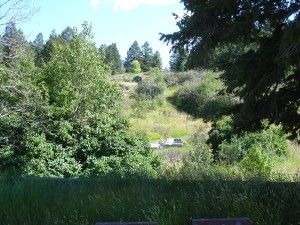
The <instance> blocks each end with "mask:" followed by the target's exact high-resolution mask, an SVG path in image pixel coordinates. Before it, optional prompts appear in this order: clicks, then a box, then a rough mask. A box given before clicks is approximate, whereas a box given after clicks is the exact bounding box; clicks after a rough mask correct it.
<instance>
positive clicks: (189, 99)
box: [172, 73, 233, 121]
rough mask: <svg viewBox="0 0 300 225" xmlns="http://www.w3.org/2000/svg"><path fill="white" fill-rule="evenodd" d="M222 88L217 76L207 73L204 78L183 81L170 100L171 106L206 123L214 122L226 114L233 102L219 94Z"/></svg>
mask: <svg viewBox="0 0 300 225" xmlns="http://www.w3.org/2000/svg"><path fill="white" fill-rule="evenodd" d="M222 88H223V84H222V82H221V81H220V80H219V79H218V75H217V74H214V73H208V74H206V76H205V77H200V78H199V77H198V78H197V79H193V80H188V81H185V83H184V84H183V85H182V86H181V87H180V88H179V89H178V90H177V91H176V93H175V94H174V96H173V98H172V102H173V104H174V105H175V106H176V107H177V108H178V109H179V110H181V111H184V112H186V113H188V114H190V115H192V116H194V117H200V118H203V119H204V120H207V121H214V120H217V119H218V118H220V117H221V116H222V115H224V114H227V113H228V112H229V110H230V109H231V107H232V105H233V100H232V99H231V97H230V96H228V95H226V94H220V90H221V89H222Z"/></svg>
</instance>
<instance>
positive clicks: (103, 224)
mask: <svg viewBox="0 0 300 225" xmlns="http://www.w3.org/2000/svg"><path fill="white" fill-rule="evenodd" d="M96 225H158V224H157V223H156V222H97V223H96Z"/></svg>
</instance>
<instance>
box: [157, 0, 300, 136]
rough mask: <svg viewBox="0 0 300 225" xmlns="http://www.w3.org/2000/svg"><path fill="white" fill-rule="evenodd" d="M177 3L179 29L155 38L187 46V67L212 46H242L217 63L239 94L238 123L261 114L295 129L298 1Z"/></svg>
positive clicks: (204, 62) (298, 120)
mask: <svg viewBox="0 0 300 225" xmlns="http://www.w3.org/2000/svg"><path fill="white" fill-rule="evenodd" d="M182 3H183V4H184V6H185V9H186V14H185V15H184V16H183V17H182V18H181V19H180V21H178V23H177V25H178V26H179V29H180V30H179V31H178V32H174V33H173V34H161V40H163V41H165V42H171V44H172V45H173V49H175V50H176V49H181V48H183V47H186V48H190V49H191V52H190V55H189V60H188V65H189V67H208V66H209V61H210V58H211V55H214V54H213V53H214V51H215V50H216V49H222V48H225V47H226V46H228V45H231V44H233V45H241V46H243V51H240V52H235V53H237V54H234V55H231V54H226V56H227V58H226V63H223V64H219V65H218V66H219V68H218V69H219V70H220V71H224V73H223V74H222V75H221V79H222V80H223V81H224V83H225V85H226V91H227V92H228V93H232V94H234V95H236V96H239V97H240V98H241V99H242V102H243V104H241V105H240V108H239V116H240V121H241V122H242V123H243V126H244V128H245V129H246V128H249V127H250V128H253V127H254V128H258V127H260V126H261V124H260V121H261V120H262V119H263V118H267V119H269V120H270V121H271V122H274V123H277V124H279V123H280V124H282V126H283V127H284V129H285V130H288V131H290V132H292V133H293V136H295V135H296V132H297V131H298V130H299V129H300V116H299V114H297V109H298V108H299V105H300V99H299V96H300V95H299V90H300V86H299V75H300V72H299V71H300V66H299V59H298V55H299V51H300V50H299V48H297V47H296V46H298V45H299V34H300V33H299V20H300V16H299V8H300V3H299V1H294V0H292V1H285V0H274V1H254V0H253V1H220V0H213V1H211V0H206V1H191V0H182ZM236 56H238V57H236ZM224 61H225V60H224ZM210 65H211V64H210ZM293 136H292V137H293Z"/></svg>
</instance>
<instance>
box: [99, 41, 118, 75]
mask: <svg viewBox="0 0 300 225" xmlns="http://www.w3.org/2000/svg"><path fill="white" fill-rule="evenodd" d="M102 47H103V50H104V51H105V59H104V62H105V63H106V64H108V65H109V66H110V71H111V74H112V75H115V74H120V73H122V72H123V65H122V60H121V56H120V53H119V50H118V48H117V45H116V43H112V44H111V45H109V46H107V47H106V46H102Z"/></svg>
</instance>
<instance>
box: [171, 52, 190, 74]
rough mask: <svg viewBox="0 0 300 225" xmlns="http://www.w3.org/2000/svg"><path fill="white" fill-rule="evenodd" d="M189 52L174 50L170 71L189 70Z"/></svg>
mask: <svg viewBox="0 0 300 225" xmlns="http://www.w3.org/2000/svg"><path fill="white" fill-rule="evenodd" d="M187 58H188V53H187V51H185V50H178V51H176V52H173V53H172V54H171V56H170V61H169V64H170V71H172V72H183V71H186V70H187V66H186V64H187Z"/></svg>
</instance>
